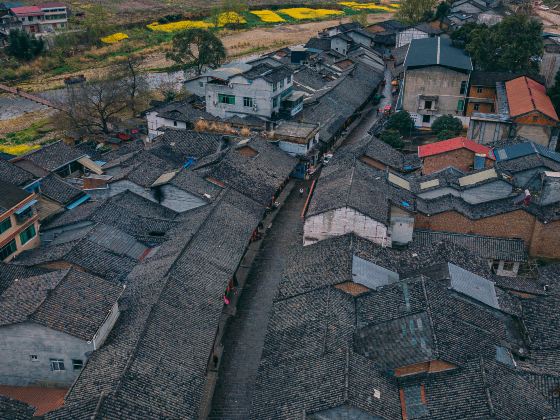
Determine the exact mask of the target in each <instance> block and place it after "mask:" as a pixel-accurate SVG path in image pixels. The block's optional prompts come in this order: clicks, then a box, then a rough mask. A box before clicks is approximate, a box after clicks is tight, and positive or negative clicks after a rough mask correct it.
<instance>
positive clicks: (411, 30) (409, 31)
mask: <svg viewBox="0 0 560 420" xmlns="http://www.w3.org/2000/svg"><path fill="white" fill-rule="evenodd" d="M442 33H443V31H442V30H441V29H440V28H437V27H434V26H432V25H430V24H429V23H425V22H424V23H419V24H418V25H416V26H411V27H408V28H405V29H403V30H402V31H400V32H399V33H398V34H397V39H396V47H397V48H399V47H402V46H404V45H408V44H410V43H411V42H412V40H413V39H425V38H432V37H435V36H439V35H441V34H442Z"/></svg>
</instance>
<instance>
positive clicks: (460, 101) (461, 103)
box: [457, 99, 465, 111]
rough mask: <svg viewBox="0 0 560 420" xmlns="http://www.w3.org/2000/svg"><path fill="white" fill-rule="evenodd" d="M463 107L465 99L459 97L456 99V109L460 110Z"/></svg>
mask: <svg viewBox="0 0 560 420" xmlns="http://www.w3.org/2000/svg"><path fill="white" fill-rule="evenodd" d="M464 107H465V101H464V100H463V99H459V100H458V101H457V111H462V110H463V108H464Z"/></svg>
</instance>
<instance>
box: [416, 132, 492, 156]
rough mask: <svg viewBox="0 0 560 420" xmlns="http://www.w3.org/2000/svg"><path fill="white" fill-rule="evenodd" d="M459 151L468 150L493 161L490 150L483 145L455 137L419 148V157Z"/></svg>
mask: <svg viewBox="0 0 560 420" xmlns="http://www.w3.org/2000/svg"><path fill="white" fill-rule="evenodd" d="M457 149H468V150H470V151H471V152H473V153H479V154H484V155H485V156H486V157H488V158H490V159H493V157H492V155H491V154H490V150H491V149H490V148H489V147H486V146H484V145H482V144H479V143H476V142H474V141H472V140H469V139H467V138H466V137H455V138H452V139H448V140H442V141H437V142H435V143H430V144H425V145H422V146H418V157H420V158H424V157H427V156H433V155H439V154H441V153H447V152H450V151H453V150H457Z"/></svg>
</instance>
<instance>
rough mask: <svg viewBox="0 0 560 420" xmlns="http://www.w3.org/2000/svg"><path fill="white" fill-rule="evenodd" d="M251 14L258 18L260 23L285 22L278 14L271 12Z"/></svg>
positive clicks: (254, 11)
mask: <svg viewBox="0 0 560 420" xmlns="http://www.w3.org/2000/svg"><path fill="white" fill-rule="evenodd" d="M251 13H252V14H254V15H255V16H258V17H259V19H260V20H261V21H263V22H266V23H278V22H286V20H285V19H284V18H283V17H282V16H280V15H279V14H278V13H274V12H273V11H272V10H252V11H251Z"/></svg>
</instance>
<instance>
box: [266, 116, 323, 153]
mask: <svg viewBox="0 0 560 420" xmlns="http://www.w3.org/2000/svg"><path fill="white" fill-rule="evenodd" d="M273 138H274V140H277V141H278V146H279V147H280V149H282V150H284V151H285V152H286V153H288V154H290V155H292V156H299V157H303V156H310V155H316V154H317V153H318V150H316V147H315V146H316V145H318V143H319V124H313V123H306V122H296V121H283V122H281V123H280V124H279V125H278V127H276V128H275V129H274V132H273Z"/></svg>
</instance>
